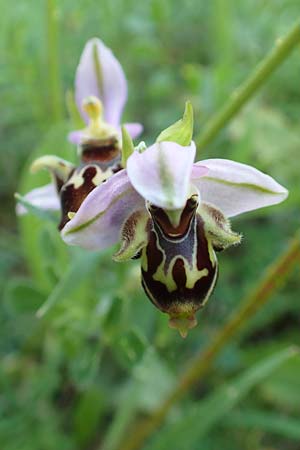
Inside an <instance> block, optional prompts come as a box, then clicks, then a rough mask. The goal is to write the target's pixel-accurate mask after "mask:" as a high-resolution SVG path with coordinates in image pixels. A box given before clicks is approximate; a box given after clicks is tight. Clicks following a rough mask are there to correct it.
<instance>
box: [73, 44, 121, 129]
mask: <svg viewBox="0 0 300 450" xmlns="http://www.w3.org/2000/svg"><path fill="white" fill-rule="evenodd" d="M95 52H96V54H97V58H98V61H99V67H98V68H97V66H96V64H95ZM98 69H99V70H98ZM90 95H94V96H96V97H98V98H99V99H100V100H101V101H102V103H103V107H104V119H105V120H106V122H108V123H109V124H111V125H114V126H118V125H119V124H120V119H121V115H122V111H123V108H124V105H125V102H126V100H127V82H126V78H125V75H124V72H123V69H122V67H121V65H120V63H119V61H118V60H117V59H116V58H115V56H114V55H113V53H112V51H111V50H110V49H109V48H108V47H106V46H105V45H104V44H103V42H102V41H100V39H97V38H94V39H90V40H89V41H88V42H87V43H86V45H85V47H84V49H83V53H82V55H81V58H80V62H79V65H78V67H77V71H76V77H75V99H76V103H77V106H78V109H79V111H80V113H81V115H82V117H83V119H84V120H85V121H86V122H88V117H87V115H86V113H85V112H84V111H83V109H82V101H83V99H84V98H86V97H89V96H90Z"/></svg>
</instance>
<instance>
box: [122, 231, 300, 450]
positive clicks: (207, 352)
mask: <svg viewBox="0 0 300 450" xmlns="http://www.w3.org/2000/svg"><path fill="white" fill-rule="evenodd" d="M297 262H298V263H300V230H299V231H298V233H297V234H296V236H295V237H294V239H293V240H292V241H291V242H290V244H289V246H288V248H287V249H286V250H285V251H284V252H283V253H282V254H281V255H280V256H279V257H278V259H277V260H276V261H275V262H274V263H273V264H272V265H271V266H270V267H269V268H268V269H267V270H266V272H265V274H264V276H263V278H262V279H261V281H260V283H259V284H258V286H257V287H256V288H255V289H254V290H253V292H251V293H250V294H249V295H248V296H247V297H246V298H245V299H244V301H242V302H241V305H240V307H239V309H238V310H237V311H236V312H235V313H234V314H233V315H232V317H231V318H230V319H229V320H228V322H226V323H225V325H224V326H223V327H222V328H221V329H220V330H219V332H217V333H216V336H215V338H214V339H213V341H212V342H210V343H209V344H208V346H207V347H206V349H204V350H203V351H201V352H200V353H199V354H198V355H196V356H195V357H194V358H193V359H192V361H191V362H190V365H189V366H188V368H187V369H186V370H185V371H184V373H183V374H182V376H181V378H180V379H179V382H178V383H177V385H176V386H175V388H174V389H173V391H172V392H171V394H170V395H169V397H168V398H167V399H166V400H165V401H164V402H163V403H162V405H161V406H160V407H159V408H158V409H157V410H156V411H155V412H154V413H153V415H152V416H151V417H150V418H149V419H146V420H144V421H142V422H141V423H140V424H138V425H137V426H135V431H134V433H132V434H131V435H129V438H128V439H127V440H126V441H125V442H123V443H122V450H138V449H140V448H141V447H142V445H143V443H144V442H145V440H146V439H147V438H148V437H149V436H150V435H151V433H152V432H154V431H155V430H156V429H157V428H158V427H159V426H160V425H161V424H162V423H163V421H164V419H165V418H166V416H167V414H168V413H169V411H170V409H171V408H172V406H173V405H174V404H175V403H176V402H177V401H178V400H180V399H181V398H182V397H183V395H184V394H185V393H186V392H187V391H188V390H189V389H190V388H191V387H193V386H194V385H195V384H196V383H199V381H200V380H201V379H202V378H203V376H204V375H205V374H206V373H207V372H208V371H209V369H210V368H211V366H212V363H213V362H214V360H215V358H216V356H217V355H218V353H219V352H220V350H221V349H223V348H224V347H225V345H226V344H227V343H228V341H229V340H230V339H231V338H232V337H233V336H234V335H235V334H236V333H237V332H238V331H239V330H240V329H241V328H242V327H243V325H244V324H246V323H247V322H248V321H249V319H250V318H251V317H252V316H253V315H254V314H255V313H256V311H257V310H258V309H260V308H261V307H262V306H263V305H264V304H265V303H266V302H267V300H268V299H269V298H270V297H271V295H272V294H273V292H274V291H276V290H277V289H278V288H279V287H280V286H282V284H283V283H284V282H285V281H286V280H287V277H288V275H289V273H290V272H291V271H292V270H293V268H294V266H295V265H296V263H297ZM120 450H121V449H120Z"/></svg>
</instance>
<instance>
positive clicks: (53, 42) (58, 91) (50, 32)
mask: <svg viewBox="0 0 300 450" xmlns="http://www.w3.org/2000/svg"><path fill="white" fill-rule="evenodd" d="M46 6H47V8H46V20H47V74H48V94H49V107H50V112H51V117H52V119H53V121H55V122H56V121H59V120H61V119H62V118H63V103H62V86H61V78H60V70H59V57H58V48H59V42H58V11H57V5H56V0H47V3H46Z"/></svg>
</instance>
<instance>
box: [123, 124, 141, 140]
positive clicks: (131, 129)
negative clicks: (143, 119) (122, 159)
mask: <svg viewBox="0 0 300 450" xmlns="http://www.w3.org/2000/svg"><path fill="white" fill-rule="evenodd" d="M124 127H125V128H126V130H127V131H128V133H129V134H130V136H131V137H132V139H135V138H137V137H139V135H140V134H142V132H143V129H144V127H143V125H142V124H141V123H135V122H133V123H124Z"/></svg>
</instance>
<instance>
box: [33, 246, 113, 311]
mask: <svg viewBox="0 0 300 450" xmlns="http://www.w3.org/2000/svg"><path fill="white" fill-rule="evenodd" d="M106 253H107V252H106ZM106 253H105V252H102V253H99V252H88V253H86V252H80V253H79V254H78V255H76V256H75V257H74V260H73V261H72V263H71V264H70V266H69V268H68V269H67V271H66V272H65V274H64V275H63V276H62V278H61V279H60V281H59V282H58V283H57V285H56V286H55V288H54V289H53V291H52V292H51V294H50V295H49V297H48V298H47V300H46V301H45V303H44V304H43V305H42V306H41V308H40V309H39V310H38V312H37V315H38V317H43V316H44V315H45V314H47V312H48V311H49V310H50V309H51V308H52V307H53V306H54V305H55V304H56V303H58V302H59V301H62V300H63V299H64V298H65V297H67V296H70V295H72V293H73V292H74V291H75V290H76V289H78V287H79V286H80V285H81V283H82V282H83V281H84V280H85V279H86V277H87V276H89V275H90V273H91V271H92V269H93V268H95V266H96V265H97V264H98V262H99V261H100V259H102V258H103V255H105V254H106Z"/></svg>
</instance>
